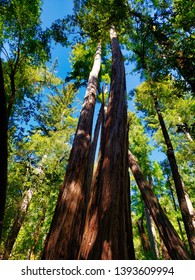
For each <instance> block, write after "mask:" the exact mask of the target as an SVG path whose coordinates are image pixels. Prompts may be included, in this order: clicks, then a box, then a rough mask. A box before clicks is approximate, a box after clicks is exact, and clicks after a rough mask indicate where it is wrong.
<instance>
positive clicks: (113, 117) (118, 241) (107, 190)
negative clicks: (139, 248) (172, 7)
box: [79, 27, 135, 260]
mask: <svg viewBox="0 0 195 280" xmlns="http://www.w3.org/2000/svg"><path fill="white" fill-rule="evenodd" d="M110 39H111V47H112V79H111V91H110V97H109V104H108V109H107V115H106V123H105V135H104V137H103V145H102V151H101V153H102V156H101V159H100V162H99V172H98V176H97V178H96V183H95V188H94V194H95V195H94V197H93V198H92V201H93V202H94V203H92V205H93V206H92V207H91V209H90V211H89V212H88V217H87V227H88V228H85V232H84V236H83V241H82V245H81V250H80V254H79V258H80V259H101V260H111V259H115V260H116V259H134V258H135V254H134V249H133V243H132V242H133V241H132V240H133V239H132V228H131V219H130V200H129V198H130V191H129V174H128V153H127V152H128V151H127V147H128V135H127V101H126V85H125V69H124V61H123V57H122V53H121V50H120V46H119V43H118V39H117V35H116V32H115V29H114V27H112V28H111V29H110Z"/></svg>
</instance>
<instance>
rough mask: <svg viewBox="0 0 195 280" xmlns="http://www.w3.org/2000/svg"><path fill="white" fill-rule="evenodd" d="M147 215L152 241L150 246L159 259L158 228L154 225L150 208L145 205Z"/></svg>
mask: <svg viewBox="0 0 195 280" xmlns="http://www.w3.org/2000/svg"><path fill="white" fill-rule="evenodd" d="M144 211H145V216H146V224H147V230H148V237H149V242H150V247H151V250H152V254H153V258H154V259H159V250H158V244H157V237H156V229H155V226H154V221H153V219H152V217H151V215H150V211H149V210H148V208H147V206H146V205H145V207H144Z"/></svg>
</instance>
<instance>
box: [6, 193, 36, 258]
mask: <svg viewBox="0 0 195 280" xmlns="http://www.w3.org/2000/svg"><path fill="white" fill-rule="evenodd" d="M32 195H33V190H31V189H29V190H28V191H27V192H26V193H25V194H24V197H23V199H22V201H21V203H20V205H19V208H18V210H17V214H16V217H15V219H14V222H13V225H12V227H11V229H10V234H9V235H8V237H7V240H6V242H5V252H4V254H3V260H7V259H9V257H10V254H11V252H12V249H13V246H14V243H15V241H16V238H17V236H18V233H19V231H20V229H21V227H22V224H23V222H24V219H25V217H26V214H27V211H28V207H29V205H30V202H31V199H32Z"/></svg>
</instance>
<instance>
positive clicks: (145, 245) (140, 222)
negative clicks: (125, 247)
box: [137, 215, 151, 255]
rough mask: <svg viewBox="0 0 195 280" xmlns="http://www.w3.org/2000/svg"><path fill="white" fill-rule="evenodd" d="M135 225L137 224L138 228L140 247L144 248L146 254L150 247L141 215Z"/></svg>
mask: <svg viewBox="0 0 195 280" xmlns="http://www.w3.org/2000/svg"><path fill="white" fill-rule="evenodd" d="M137 226H138V230H139V234H140V238H141V243H142V247H143V249H144V252H145V254H146V255H148V254H149V253H150V250H151V248H150V243H149V239H148V236H147V234H146V232H145V229H144V223H143V215H142V216H141V217H140V218H139V220H138V221H137Z"/></svg>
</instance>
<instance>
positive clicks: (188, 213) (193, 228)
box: [153, 94, 195, 259]
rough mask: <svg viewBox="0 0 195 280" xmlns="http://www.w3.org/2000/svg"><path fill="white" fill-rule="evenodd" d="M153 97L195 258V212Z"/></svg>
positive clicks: (155, 98)
mask: <svg viewBox="0 0 195 280" xmlns="http://www.w3.org/2000/svg"><path fill="white" fill-rule="evenodd" d="M153 97H154V103H155V108H156V112H157V114H158V119H159V122H160V126H161V129H162V133H163V136H164V140H165V143H166V146H167V157H168V160H169V163H170V167H171V171H172V176H173V180H174V183H175V189H176V193H177V197H178V201H179V205H180V209H181V214H182V218H183V222H184V226H185V230H186V234H187V237H188V242H189V246H190V249H191V254H192V258H193V259H195V212H194V209H193V206H192V203H191V201H190V198H189V196H188V194H187V192H186V190H185V186H184V183H183V180H182V179H181V176H180V174H179V170H178V166H177V162H176V158H175V153H174V149H173V145H172V143H171V139H170V137H169V134H168V131H167V129H166V126H165V123H164V120H163V117H162V114H161V110H160V106H159V104H158V99H157V96H155V95H154V94H153Z"/></svg>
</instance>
